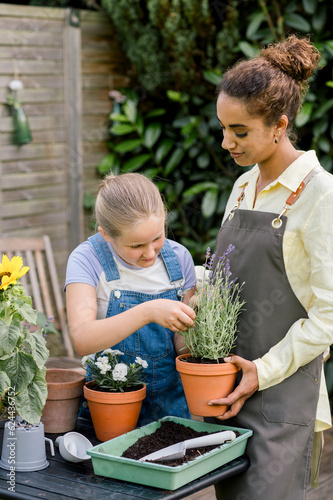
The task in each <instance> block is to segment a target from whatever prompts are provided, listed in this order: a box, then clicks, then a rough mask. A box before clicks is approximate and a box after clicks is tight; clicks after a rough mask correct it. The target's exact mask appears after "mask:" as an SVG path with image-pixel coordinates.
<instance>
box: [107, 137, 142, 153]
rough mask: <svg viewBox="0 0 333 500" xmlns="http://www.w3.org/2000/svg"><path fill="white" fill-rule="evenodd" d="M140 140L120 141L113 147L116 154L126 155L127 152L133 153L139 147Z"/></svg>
mask: <svg viewBox="0 0 333 500" xmlns="http://www.w3.org/2000/svg"><path fill="white" fill-rule="evenodd" d="M141 144H142V140H141V139H128V140H127V141H122V142H120V143H119V144H117V145H116V146H115V147H114V150H115V151H116V152H117V153H127V152H128V151H134V149H136V148H137V147H138V146H141Z"/></svg>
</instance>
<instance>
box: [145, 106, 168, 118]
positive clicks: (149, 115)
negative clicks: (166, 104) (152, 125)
mask: <svg viewBox="0 0 333 500" xmlns="http://www.w3.org/2000/svg"><path fill="white" fill-rule="evenodd" d="M165 113H166V109H163V108H158V109H154V110H153V111H150V112H149V113H147V114H146V118H155V117H156V116H162V115H165Z"/></svg>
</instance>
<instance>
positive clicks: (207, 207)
mask: <svg viewBox="0 0 333 500" xmlns="http://www.w3.org/2000/svg"><path fill="white" fill-rule="evenodd" d="M217 200H218V189H216V188H215V189H210V190H209V191H207V192H206V193H205V194H204V197H203V199H202V202H201V212H202V215H203V216H204V217H205V218H206V219H208V217H211V216H212V215H213V213H214V212H215V210H216V205H217Z"/></svg>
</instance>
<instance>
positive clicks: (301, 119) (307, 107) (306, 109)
mask: <svg viewBox="0 0 333 500" xmlns="http://www.w3.org/2000/svg"><path fill="white" fill-rule="evenodd" d="M312 109H313V103H312V102H305V103H304V104H303V106H302V107H301V109H300V111H299V113H298V115H297V117H296V120H295V125H296V127H303V125H305V124H306V123H307V122H308V121H309V120H310V117H311V114H312Z"/></svg>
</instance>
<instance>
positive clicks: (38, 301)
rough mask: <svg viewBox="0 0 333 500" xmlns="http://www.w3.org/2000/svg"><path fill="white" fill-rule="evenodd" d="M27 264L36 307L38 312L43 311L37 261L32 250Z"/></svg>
mask: <svg viewBox="0 0 333 500" xmlns="http://www.w3.org/2000/svg"><path fill="white" fill-rule="evenodd" d="M26 258H27V262H26V265H28V266H29V267H30V269H29V278H30V283H31V294H32V298H33V301H34V307H35V309H37V311H43V303H42V297H41V294H40V290H39V286H38V278H37V271H36V266H35V260H34V258H33V253H32V251H31V250H27V252H26Z"/></svg>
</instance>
